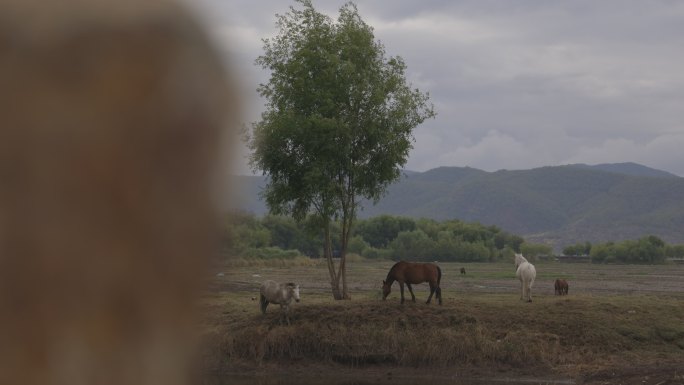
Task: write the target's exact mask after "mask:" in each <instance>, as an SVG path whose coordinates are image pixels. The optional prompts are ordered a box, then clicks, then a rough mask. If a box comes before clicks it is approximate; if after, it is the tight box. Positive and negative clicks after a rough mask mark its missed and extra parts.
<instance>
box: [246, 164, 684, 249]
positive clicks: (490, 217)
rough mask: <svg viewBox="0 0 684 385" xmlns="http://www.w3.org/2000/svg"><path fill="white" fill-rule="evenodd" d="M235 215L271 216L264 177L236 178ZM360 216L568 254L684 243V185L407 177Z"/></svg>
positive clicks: (584, 169) (622, 176) (623, 168)
mask: <svg viewBox="0 0 684 385" xmlns="http://www.w3.org/2000/svg"><path fill="white" fill-rule="evenodd" d="M233 183H234V184H237V185H239V186H240V187H241V193H240V194H237V195H238V197H239V198H238V199H237V200H236V201H234V203H233V208H237V209H241V210H245V211H251V212H253V213H255V214H257V215H262V214H265V213H266V212H267V209H266V207H265V205H264V203H263V202H262V201H260V200H259V198H258V195H259V191H260V189H261V188H263V186H264V185H265V184H266V179H265V177H262V176H238V177H234V179H233ZM363 206H364V208H363V210H362V211H360V212H359V217H361V218H367V217H372V216H376V215H381V214H391V215H403V216H409V217H414V218H421V217H424V218H432V219H436V220H446V219H459V220H463V221H468V222H471V221H473V222H480V223H483V224H486V225H496V226H498V227H500V228H502V229H504V230H506V231H508V232H511V233H514V234H518V235H522V236H523V237H525V239H527V240H528V241H532V242H539V243H547V244H551V245H554V247H556V248H562V247H563V246H565V245H568V244H574V243H576V242H584V241H591V242H607V241H611V240H612V241H619V240H624V239H636V238H639V237H642V236H644V235H651V234H653V235H657V236H659V237H661V238H662V239H664V240H665V241H666V242H669V243H684V231H683V230H682V229H684V178H681V177H679V176H677V175H674V174H670V173H668V172H665V171H661V170H656V169H653V168H649V167H646V166H643V165H639V164H636V163H617V164H599V165H592V166H590V165H585V164H573V165H566V166H552V167H541V168H535V169H531V170H514V171H509V170H499V171H495V172H487V171H482V170H479V169H475V168H470V167H438V168H435V169H432V170H428V171H425V172H414V171H406V172H405V173H404V175H403V176H402V177H401V178H400V180H399V181H397V182H395V183H394V184H392V185H390V186H389V188H388V190H387V194H386V195H385V196H384V197H383V198H382V199H380V201H379V202H378V203H377V204H376V205H373V204H372V202H364V203H363Z"/></svg>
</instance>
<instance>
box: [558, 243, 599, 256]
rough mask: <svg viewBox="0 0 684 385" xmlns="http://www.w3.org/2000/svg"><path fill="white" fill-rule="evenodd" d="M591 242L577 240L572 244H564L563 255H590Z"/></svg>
mask: <svg viewBox="0 0 684 385" xmlns="http://www.w3.org/2000/svg"><path fill="white" fill-rule="evenodd" d="M591 247H592V245H591V242H588V241H587V242H584V243H582V242H579V243H576V244H574V245H570V246H566V247H564V248H563V254H564V255H590V254H591Z"/></svg>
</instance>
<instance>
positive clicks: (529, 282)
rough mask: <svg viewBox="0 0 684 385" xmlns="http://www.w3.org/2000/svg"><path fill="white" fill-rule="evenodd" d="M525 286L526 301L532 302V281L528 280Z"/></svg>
mask: <svg viewBox="0 0 684 385" xmlns="http://www.w3.org/2000/svg"><path fill="white" fill-rule="evenodd" d="M525 286H526V287H527V302H532V281H528V282H527V284H526V285H525Z"/></svg>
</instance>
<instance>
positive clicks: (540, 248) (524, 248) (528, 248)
mask: <svg viewBox="0 0 684 385" xmlns="http://www.w3.org/2000/svg"><path fill="white" fill-rule="evenodd" d="M520 252H521V253H522V254H523V255H526V256H531V257H535V256H539V255H553V248H552V247H551V246H549V245H544V244H539V243H527V242H525V243H523V244H522V245H520Z"/></svg>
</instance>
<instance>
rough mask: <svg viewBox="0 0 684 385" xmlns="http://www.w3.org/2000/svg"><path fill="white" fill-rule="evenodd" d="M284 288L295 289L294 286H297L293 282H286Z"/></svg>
mask: <svg viewBox="0 0 684 385" xmlns="http://www.w3.org/2000/svg"><path fill="white" fill-rule="evenodd" d="M285 286H291V287H295V286H297V285H295V284H294V283H293V282H288V283H286V284H285Z"/></svg>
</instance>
